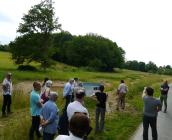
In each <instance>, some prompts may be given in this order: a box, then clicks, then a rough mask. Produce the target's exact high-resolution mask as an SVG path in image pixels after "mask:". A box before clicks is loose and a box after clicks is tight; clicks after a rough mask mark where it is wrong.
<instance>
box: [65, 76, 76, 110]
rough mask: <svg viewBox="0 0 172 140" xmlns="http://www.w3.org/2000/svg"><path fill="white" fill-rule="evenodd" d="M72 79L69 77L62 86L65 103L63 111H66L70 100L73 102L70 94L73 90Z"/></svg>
mask: <svg viewBox="0 0 172 140" xmlns="http://www.w3.org/2000/svg"><path fill="white" fill-rule="evenodd" d="M73 82H74V80H73V79H70V80H69V82H67V83H66V84H65V86H64V91H63V97H64V98H65V99H66V104H65V107H64V111H66V109H67V106H68V104H69V103H70V102H73V100H74V98H73V96H72V94H73V93H72V92H73Z"/></svg>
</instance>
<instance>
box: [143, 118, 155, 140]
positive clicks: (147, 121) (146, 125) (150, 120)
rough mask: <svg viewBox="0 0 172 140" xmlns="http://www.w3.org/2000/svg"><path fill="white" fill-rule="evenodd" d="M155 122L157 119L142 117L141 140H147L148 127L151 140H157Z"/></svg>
mask: <svg viewBox="0 0 172 140" xmlns="http://www.w3.org/2000/svg"><path fill="white" fill-rule="evenodd" d="M156 120H157V117H148V116H145V115H144V116H143V140H148V129H149V125H150V126H151V129H152V140H158V134H157V126H156Z"/></svg>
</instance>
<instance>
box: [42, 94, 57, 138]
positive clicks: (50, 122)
mask: <svg viewBox="0 0 172 140" xmlns="http://www.w3.org/2000/svg"><path fill="white" fill-rule="evenodd" d="M57 97H58V95H57V93H56V92H50V95H49V100H48V101H47V102H46V103H45V104H44V106H43V108H42V110H41V125H42V128H43V140H54V136H55V134H56V132H57V127H58V124H57V122H58V120H59V115H58V112H59V109H58V108H57V105H56V103H55V102H56V100H57Z"/></svg>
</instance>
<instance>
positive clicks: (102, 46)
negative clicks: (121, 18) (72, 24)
mask: <svg viewBox="0 0 172 140" xmlns="http://www.w3.org/2000/svg"><path fill="white" fill-rule="evenodd" d="M56 30H59V31H60V32H59V33H55V32H54V31H56ZM17 32H18V33H20V36H19V37H17V38H16V39H15V40H14V41H12V42H11V43H10V44H9V45H0V50H3V51H8V50H9V49H10V51H11V53H12V59H13V60H14V62H15V63H16V64H18V65H19V66H23V65H28V64H29V63H30V62H33V61H35V62H38V63H40V64H41V67H42V68H43V69H44V70H45V69H46V68H48V67H50V66H52V65H53V64H54V61H60V62H63V63H66V64H69V65H73V66H76V67H88V68H91V69H94V70H98V71H112V70H113V68H126V69H130V70H136V71H142V72H152V73H159V74H171V75H172V68H171V66H169V65H168V66H163V67H157V66H156V64H154V63H153V62H149V63H148V64H145V63H144V62H138V61H136V60H134V61H127V62H125V61H124V60H125V51H124V50H123V49H122V48H121V47H119V46H118V45H117V44H116V43H115V42H113V41H111V40H110V39H107V38H104V37H102V36H100V35H97V34H92V33H90V34H87V35H85V36H81V35H79V36H75V35H71V34H70V33H69V32H65V31H62V29H61V24H59V23H58V18H56V17H55V13H54V7H53V3H51V2H49V1H47V0H44V1H41V3H39V4H37V5H34V6H33V7H32V8H31V9H30V10H29V11H28V14H25V15H24V16H23V18H22V23H20V25H19V27H18V29H17Z"/></svg>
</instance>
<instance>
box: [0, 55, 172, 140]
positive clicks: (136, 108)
mask: <svg viewBox="0 0 172 140" xmlns="http://www.w3.org/2000/svg"><path fill="white" fill-rule="evenodd" d="M10 57H11V56H10V54H9V53H4V52H0V80H1V81H2V79H3V78H4V74H5V73H6V72H7V71H10V72H12V74H13V81H14V83H15V84H16V83H18V82H20V81H26V80H29V81H34V80H40V81H43V79H44V77H45V76H48V77H50V78H51V79H52V80H58V81H63V82H64V81H67V80H68V79H69V78H71V77H79V78H80V79H81V80H82V81H90V82H101V83H104V84H105V90H106V92H108V93H109V94H114V93H115V91H116V88H117V86H118V84H119V81H120V80H121V79H124V80H125V82H126V84H127V85H128V87H129V93H128V94H127V98H126V100H127V101H126V102H127V107H126V111H124V112H116V111H113V112H111V113H107V114H106V121H105V131H104V132H103V133H98V134H95V133H94V125H95V118H94V110H95V105H96V102H95V100H94V99H92V98H89V97H87V98H86V99H85V106H86V107H87V108H88V110H89V113H90V117H91V126H92V127H93V131H92V132H91V134H90V135H89V140H128V139H129V137H130V136H131V135H132V134H133V132H134V131H135V129H136V128H137V126H138V124H139V123H140V122H141V118H142V115H141V114H142V108H143V102H142V100H141V93H142V90H143V88H144V86H152V87H153V88H154V89H155V96H156V97H158V96H159V93H160V92H159V87H160V84H161V83H162V81H163V80H165V79H167V80H169V81H170V80H171V79H172V78H171V77H170V76H163V75H156V74H149V73H142V72H136V71H129V70H118V72H116V73H114V72H113V73H103V72H88V71H84V70H82V69H78V68H75V67H70V66H67V65H63V64H60V63H58V64H57V65H55V66H54V67H53V69H48V70H47V71H46V72H44V71H42V70H40V71H37V72H30V71H25V72H23V71H18V70H16V68H17V66H16V65H14V64H13V62H12V61H11V60H10ZM33 65H34V66H35V67H37V68H39V65H38V64H36V63H33ZM57 92H58V93H59V98H58V101H57V105H58V107H59V109H60V113H61V112H62V108H63V106H64V103H65V101H64V100H63V99H62V92H63V89H62V88H58V89H57ZM29 96H30V95H29V94H28V93H23V91H22V90H17V91H14V94H13V96H12V110H13V111H14V113H13V114H12V115H10V116H9V117H7V118H0V140H20V139H22V140H27V139H28V132H29V128H30V124H31V117H30V112H29ZM111 97H113V96H111ZM110 100H111V102H112V104H113V101H114V103H115V97H114V98H111V99H110ZM0 106H2V96H0ZM112 107H114V106H112ZM114 110H115V109H114Z"/></svg>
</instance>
